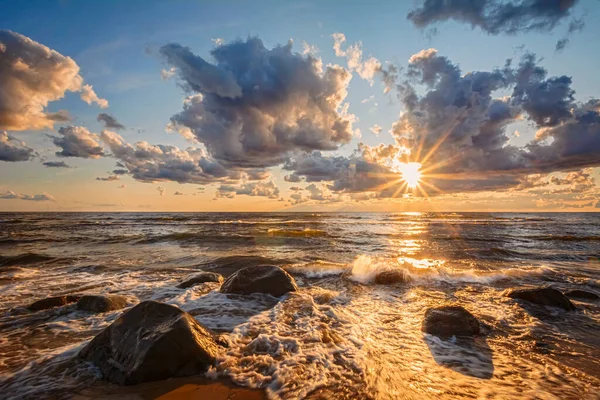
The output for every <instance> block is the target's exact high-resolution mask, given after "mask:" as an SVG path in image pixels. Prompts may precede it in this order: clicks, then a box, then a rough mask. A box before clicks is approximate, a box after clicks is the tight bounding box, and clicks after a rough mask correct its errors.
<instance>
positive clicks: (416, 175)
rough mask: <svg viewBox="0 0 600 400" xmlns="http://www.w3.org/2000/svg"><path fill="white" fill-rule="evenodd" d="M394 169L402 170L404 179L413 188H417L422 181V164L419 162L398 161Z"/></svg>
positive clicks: (401, 173)
mask: <svg viewBox="0 0 600 400" xmlns="http://www.w3.org/2000/svg"><path fill="white" fill-rule="evenodd" d="M394 167H395V168H394V169H395V170H396V171H398V172H400V175H401V177H402V180H403V181H404V182H406V186H408V187H409V188H411V189H414V188H416V187H417V186H418V185H419V183H420V182H421V171H420V169H421V164H419V163H418V162H408V163H405V162H397V163H395V165H394Z"/></svg>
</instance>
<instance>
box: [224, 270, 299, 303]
mask: <svg viewBox="0 0 600 400" xmlns="http://www.w3.org/2000/svg"><path fill="white" fill-rule="evenodd" d="M296 290H298V287H297V286H296V282H295V281H294V278H293V277H292V276H291V275H290V274H288V273H287V272H285V271H284V270H283V269H281V268H279V267H275V266H273V265H257V266H253V267H246V268H243V269H241V270H239V271H238V272H236V273H235V274H233V275H231V276H230V277H229V278H227V280H226V281H225V282H224V283H223V285H222V286H221V292H223V293H237V294H250V293H268V294H270V295H272V296H275V297H280V296H283V295H284V294H286V293H287V292H294V291H296Z"/></svg>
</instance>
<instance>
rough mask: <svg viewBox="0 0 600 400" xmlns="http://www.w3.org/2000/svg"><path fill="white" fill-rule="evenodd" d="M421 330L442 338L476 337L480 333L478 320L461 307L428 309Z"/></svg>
mask: <svg viewBox="0 0 600 400" xmlns="http://www.w3.org/2000/svg"><path fill="white" fill-rule="evenodd" d="M421 330H422V331H423V332H425V333H429V334H431V335H435V336H440V337H451V336H476V335H479V333H480V327H479V321H478V320H477V318H475V317H474V316H473V314H471V313H470V312H468V311H467V310H465V309H464V308H463V307H461V306H443V307H435V308H430V309H428V310H427V311H426V312H425V319H423V325H422V326H421Z"/></svg>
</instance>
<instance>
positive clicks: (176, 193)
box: [174, 190, 185, 196]
mask: <svg viewBox="0 0 600 400" xmlns="http://www.w3.org/2000/svg"><path fill="white" fill-rule="evenodd" d="M174 194H175V196H185V193H181V192H180V191H179V190H178V191H176V192H175V193H174Z"/></svg>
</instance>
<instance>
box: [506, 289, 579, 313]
mask: <svg viewBox="0 0 600 400" xmlns="http://www.w3.org/2000/svg"><path fill="white" fill-rule="evenodd" d="M504 295H505V296H507V297H510V298H511V299H519V300H525V301H528V302H530V303H535V304H539V305H542V306H550V307H558V308H563V309H565V310H567V311H569V310H575V309H576V307H575V306H574V305H573V303H571V301H570V300H569V299H568V298H567V297H566V296H565V295H564V294H562V293H561V292H560V291H558V290H556V289H553V288H551V287H542V288H526V289H509V290H507V291H506V292H505V293H504Z"/></svg>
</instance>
